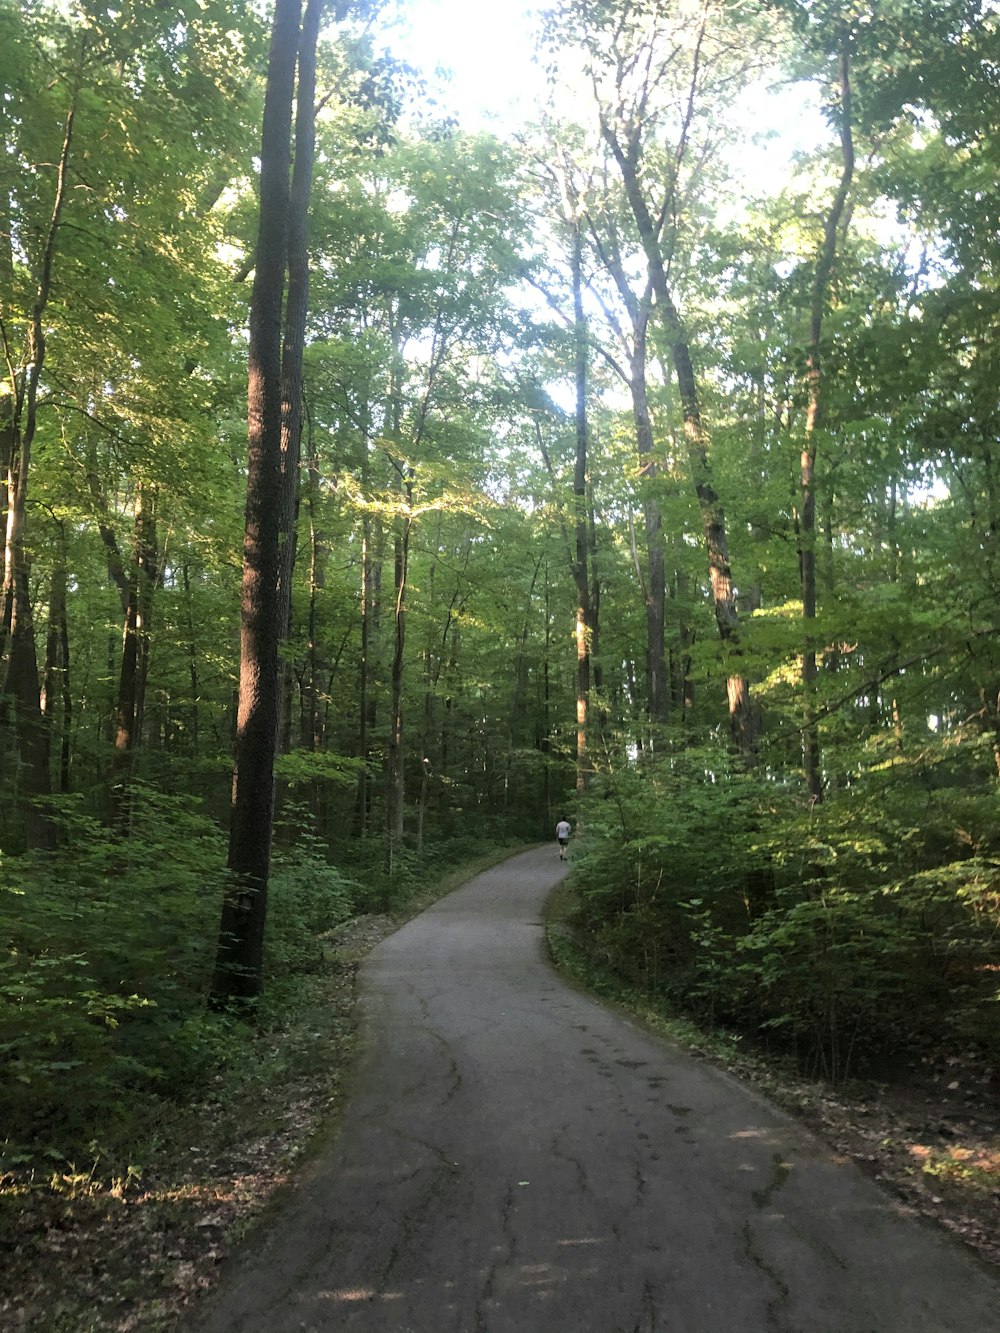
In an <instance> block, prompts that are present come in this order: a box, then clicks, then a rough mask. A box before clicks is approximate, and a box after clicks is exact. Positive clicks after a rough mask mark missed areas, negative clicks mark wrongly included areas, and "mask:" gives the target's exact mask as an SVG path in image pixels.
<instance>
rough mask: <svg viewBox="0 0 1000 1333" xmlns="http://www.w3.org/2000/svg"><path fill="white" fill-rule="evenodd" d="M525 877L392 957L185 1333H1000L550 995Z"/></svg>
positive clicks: (947, 1273) (412, 930)
mask: <svg viewBox="0 0 1000 1333" xmlns="http://www.w3.org/2000/svg"><path fill="white" fill-rule="evenodd" d="M564 873H565V867H564V866H563V865H561V863H560V862H559V860H558V858H557V855H556V852H555V850H554V849H551V848H545V849H543V850H537V851H531V852H526V853H523V854H522V855H520V856H515V857H514V858H513V859H511V860H510V861H507V862H505V863H504V864H503V865H501V866H498V867H497V868H495V869H493V870H490V871H487V872H486V873H485V874H482V875H480V876H478V877H477V878H476V879H474V880H472V881H471V882H470V883H469V884H468V885H466V886H465V887H464V888H462V889H461V890H459V891H458V892H457V893H454V894H452V895H451V896H450V897H448V898H446V899H444V900H442V901H441V902H439V903H438V904H436V905H435V906H434V907H432V908H431V909H430V910H429V911H427V912H425V913H424V914H423V915H422V916H420V917H417V918H416V919H415V920H413V921H411V922H410V923H409V924H408V925H406V926H404V927H403V928H402V929H401V930H400V931H398V932H397V933H396V934H395V935H393V936H391V937H390V938H389V939H387V940H385V941H384V942H383V943H382V944H381V945H380V946H379V947H378V948H377V949H376V950H375V951H374V952H373V954H372V955H371V957H370V959H369V960H368V962H367V963H366V964H365V968H364V971H363V985H364V994H365V1034H366V1049H365V1055H364V1058H363V1062H362V1067H361V1069H360V1071H359V1074H358V1078H357V1081H356V1088H357V1091H356V1094H355V1096H354V1099H353V1100H352V1102H351V1103H350V1105H349V1107H348V1109H347V1113H346V1115H345V1120H344V1126H343V1131H342V1133H341V1135H340V1137H339V1139H338V1140H337V1142H336V1144H335V1145H334V1146H333V1147H332V1149H331V1150H330V1151H329V1153H328V1155H327V1156H326V1157H325V1158H324V1159H323V1160H322V1161H318V1162H317V1163H315V1164H314V1166H313V1169H312V1171H311V1173H310V1174H309V1176H308V1177H307V1179H306V1180H305V1181H304V1182H303V1183H302V1185H301V1186H300V1187H299V1189H298V1190H297V1191H296V1193H295V1195H294V1197H293V1198H292V1199H291V1201H290V1203H289V1204H288V1206H287V1208H286V1209H285V1210H284V1211H283V1212H282V1213H281V1214H280V1215H279V1216H278V1217H277V1218H276V1219H273V1220H272V1229H271V1231H270V1233H269V1234H268V1235H266V1236H261V1235H257V1236H254V1237H251V1239H250V1241H249V1242H248V1244H247V1245H246V1246H245V1247H244V1250H243V1251H242V1253H241V1254H240V1255H239V1256H238V1257H237V1259H236V1260H235V1261H234V1262H233V1263H232V1264H231V1265H230V1267H229V1269H228V1271H227V1272H226V1273H225V1274H224V1275H223V1279H222V1282H221V1284H220V1287H219V1289H218V1290H217V1291H216V1292H215V1293H213V1296H212V1297H211V1299H210V1300H209V1301H208V1302H207V1303H206V1305H205V1306H204V1307H203V1308H202V1309H201V1311H199V1312H196V1317H195V1319H193V1320H192V1321H191V1323H190V1325H189V1326H190V1327H191V1328H192V1329H196V1330H198V1333H237V1330H240V1331H245V1333H251V1331H252V1333H285V1331H286V1330H287V1331H289V1333H290V1331H291V1330H296V1333H302V1330H327V1329H330V1330H351V1331H353V1333H359V1331H363V1333H996V1330H997V1329H998V1328H1000V1304H998V1297H1000V1283H998V1282H997V1281H996V1279H995V1278H994V1277H993V1276H992V1275H991V1274H988V1273H987V1272H986V1271H985V1270H984V1269H982V1268H981V1267H980V1266H979V1265H978V1264H977V1263H976V1261H974V1260H973V1259H972V1258H971V1257H970V1256H969V1255H967V1254H966V1253H965V1251H963V1250H961V1249H960V1248H958V1247H957V1246H956V1245H954V1244H953V1243H952V1242H951V1241H950V1240H949V1238H948V1237H946V1236H945V1235H943V1234H939V1233H938V1232H937V1231H936V1230H934V1229H932V1228H930V1227H928V1226H926V1225H924V1224H921V1223H919V1222H918V1221H916V1220H914V1219H912V1218H909V1217H906V1216H904V1215H903V1214H902V1210H901V1208H900V1207H899V1205H897V1204H895V1203H894V1202H893V1201H892V1200H890V1199H889V1198H888V1197H887V1196H885V1195H883V1194H882V1193H881V1192H880V1191H879V1190H878V1188H877V1187H876V1186H875V1185H874V1184H872V1183H871V1182H870V1181H868V1180H867V1179H865V1178H864V1177H863V1176H862V1175H861V1174H860V1173H859V1172H858V1171H857V1169H856V1168H855V1167H854V1166H853V1165H851V1164H849V1163H843V1162H840V1161H838V1160H836V1159H835V1157H834V1156H833V1154H832V1152H831V1151H830V1150H829V1149H828V1148H826V1147H825V1146H823V1145H822V1144H820V1143H819V1142H818V1141H817V1140H815V1139H814V1138H813V1137H812V1136H811V1135H809V1134H808V1133H807V1132H806V1131H804V1130H803V1129H802V1128H801V1127H800V1126H798V1125H796V1124H795V1123H794V1122H792V1121H791V1120H789V1119H788V1118H787V1117H785V1116H784V1115H783V1114H782V1113H780V1112H778V1111H776V1110H775V1109H773V1108H772V1107H770V1106H769V1105H768V1104H767V1103H766V1102H764V1101H763V1100H762V1099H761V1098H759V1097H758V1096H757V1095H756V1094H755V1093H754V1092H752V1091H751V1090H749V1089H747V1088H746V1087H744V1086H743V1085H741V1084H739V1083H737V1082H736V1081H735V1080H733V1079H730V1078H729V1077H727V1076H726V1075H725V1074H723V1073H721V1072H720V1071H718V1070H715V1069H713V1068H711V1067H708V1066H706V1065H703V1064H701V1063H699V1062H698V1061H696V1060H694V1059H693V1058H691V1057H689V1056H687V1055H685V1054H684V1053H682V1052H679V1051H677V1050H675V1049H674V1048H672V1047H671V1046H669V1045H667V1044H665V1043H663V1042H661V1041H659V1040H658V1039H656V1038H655V1037H652V1036H649V1035H647V1034H646V1033H644V1032H641V1031H639V1030H637V1029H635V1028H634V1027H632V1026H631V1025H630V1024H629V1023H628V1022H627V1021H625V1020H623V1019H622V1018H621V1017H620V1016H618V1015H616V1014H614V1013H610V1012H608V1011H606V1010H605V1009H603V1008H601V1006H599V1005H598V1004H596V1003H594V1002H592V1001H591V1000H589V999H587V998H586V997H584V996H582V995H580V994H578V993H577V992H575V991H573V990H571V989H570V988H569V987H567V986H566V985H564V984H563V983H562V982H561V981H560V980H559V978H558V977H557V976H556V974H555V973H554V972H553V970H552V968H551V967H550V965H549V964H548V962H547V961H546V958H545V955H544V947H543V934H542V926H541V920H540V914H541V911H542V907H543V904H544V901H545V899H546V897H547V895H548V893H549V892H550V890H551V889H552V888H553V887H554V885H555V884H556V883H557V882H558V881H559V880H560V879H561V878H562V875H563V874H564Z"/></svg>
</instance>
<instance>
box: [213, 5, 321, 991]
mask: <svg viewBox="0 0 1000 1333" xmlns="http://www.w3.org/2000/svg"><path fill="white" fill-rule="evenodd" d="M300 15H301V9H300V4H299V0H276V3H275V10H274V19H273V25H272V31H271V46H270V55H269V61H268V73H267V89H266V93H265V101H264V120H263V130H262V136H261V155H260V161H261V172H260V214H259V219H258V234H257V249H256V270H255V273H254V284H253V293H252V296H251V302H250V334H249V347H248V393H247V427H248V429H247V435H248V446H249V465H248V472H247V503H246V525H245V532H244V542H243V586H242V598H241V631H240V692H239V709H238V715H237V725H236V746H235V749H236V754H235V765H234V772H233V795H232V814H231V821H230V832H229V857H228V865H229V870H230V873H231V877H232V882H231V887H230V890H229V892H228V893H227V895H226V898H225V902H224V904H223V910H222V919H221V922H220V928H219V947H218V953H217V957H216V968H215V976H214V978H213V982H212V998H213V1001H214V1002H215V1003H216V1004H222V1003H225V1002H226V1001H227V1000H231V999H241V998H249V997H253V996H256V995H258V994H259V993H260V990H261V986H262V982H263V960H264V924H265V919H266V911H267V888H268V878H269V873H270V857H271V836H272V823H273V815H274V759H275V751H276V748H277V739H278V721H279V699H280V671H279V662H278V648H279V644H280V641H281V636H282V633H283V631H284V628H285V624H286V623H287V615H286V614H285V607H286V605H287V596H288V578H289V571H290V565H286V563H285V558H284V555H283V549H282V547H283V543H282V538H283V536H284V537H285V538H286V539H287V534H288V531H289V526H290V520H289V501H288V496H289V490H290V480H289V455H288V452H287V449H288V444H289V436H288V431H289V430H290V420H289V417H288V415H286V413H285V411H284V403H285V400H286V394H285V389H286V380H285V378H284V376H283V374H282V361H283V355H282V301H283V295H284V285H285V270H286V267H287V266H288V263H289V242H290V237H291V235H292V234H298V229H299V226H300V223H299V222H298V221H296V222H295V224H293V223H292V219H291V216H290V214H291V190H290V186H289V170H290V166H291V130H292V104H293V99H294V93H295V71H296V64H297V60H298V58H299V46H300V29H299V24H300ZM303 55H304V57H305V61H306V64H307V65H308V63H309V61H310V59H311V53H310V52H308V51H304V52H303ZM312 100H313V99H312V98H311V97H310V98H309V103H308V108H309V113H310V115H311V114H312ZM304 197H307V193H306V196H303V195H302V194H301V192H300V193H298V194H297V195H296V200H297V203H298V206H299V207H301V206H302V201H303V198H304ZM301 225H304V223H303V224H301ZM285 547H286V549H287V540H286V542H285ZM289 555H290V553H289Z"/></svg>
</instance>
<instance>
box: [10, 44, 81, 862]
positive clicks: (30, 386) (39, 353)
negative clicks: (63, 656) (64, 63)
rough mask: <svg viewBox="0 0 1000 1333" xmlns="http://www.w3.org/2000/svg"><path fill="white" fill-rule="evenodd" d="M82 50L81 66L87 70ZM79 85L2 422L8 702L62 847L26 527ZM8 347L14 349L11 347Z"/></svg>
mask: <svg viewBox="0 0 1000 1333" xmlns="http://www.w3.org/2000/svg"><path fill="white" fill-rule="evenodd" d="M82 63H83V51H82V50H81V56H80V65H81V68H82ZM78 96H79V84H77V87H76V88H75V89H74V92H73V97H72V100H71V103H70V107H69V110H68V112H67V114H66V119H65V122H64V124H63V136H62V145H61V148H60V152H59V161H58V165H57V167H56V185H55V191H54V195H53V200H52V210H51V213H50V214H49V223H48V227H47V229H46V233H45V238H44V241H43V243H42V249H41V253H40V256H39V265H38V281H37V285H36V288H35V297H34V300H33V302H32V305H31V311H30V314H29V318H28V331H27V339H26V345H25V353H24V358H23V362H22V366H21V369H20V372H19V373H18V374H15V375H14V377H13V378H14V382H13V384H12V386H11V387H12V389H13V395H12V397H13V404H12V406H11V408H10V410H9V412H8V414H7V420H6V421H4V422H3V423H2V425H3V433H4V453H5V455H6V461H7V465H8V467H7V472H6V476H5V480H6V483H7V529H6V540H5V543H4V581H3V602H4V631H5V634H4V640H3V646H4V649H5V652H6V657H7V664H6V670H5V672H4V680H3V694H4V696H5V697H6V698H7V700H9V703H10V713H9V716H10V717H11V720H12V721H13V725H14V733H15V749H16V754H17V761H18V764H19V767H20V769H21V774H22V782H23V785H24V789H25V791H26V792H27V794H28V801H27V806H26V809H27V816H26V822H25V836H26V838H27V841H28V843H29V845H31V846H36V847H52V846H54V845H55V838H56V833H55V825H54V824H53V822H52V820H51V818H50V817H49V815H48V813H47V812H46V811H45V809H44V800H45V798H46V797H47V796H49V794H50V793H51V790H52V780H51V775H50V772H49V745H50V741H49V729H48V726H47V724H46V719H45V718H44V716H43V714H42V711H41V706H40V703H41V699H40V682H39V677H38V658H37V655H36V650H35V627H34V620H33V615H32V607H31V596H30V589H29V581H30V560H29V557H28V550H27V540H26V525H27V501H28V478H29V474H30V468H31V450H32V445H33V444H34V439H35V431H36V428H37V424H38V386H39V382H40V378H41V373H42V367H43V365H44V363H45V311H46V307H47V306H48V303H49V296H50V293H51V290H52V269H53V265H54V262H55V254H56V239H57V237H58V234H59V227H60V223H61V220H62V213H63V208H64V206H65V203H66V195H67V189H68V175H69V161H70V154H71V151H72V147H73V132H74V127H75V123H76V108H77V99H78ZM7 350H8V351H9V349H7Z"/></svg>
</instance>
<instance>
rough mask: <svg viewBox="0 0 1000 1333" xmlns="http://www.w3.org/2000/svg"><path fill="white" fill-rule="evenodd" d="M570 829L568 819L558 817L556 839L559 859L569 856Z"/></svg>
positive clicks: (562, 859) (565, 858)
mask: <svg viewBox="0 0 1000 1333" xmlns="http://www.w3.org/2000/svg"><path fill="white" fill-rule="evenodd" d="M571 832H572V829H571V828H570V826H569V820H568V819H560V821H559V823H558V824H557V825H556V841H557V842H558V843H559V860H560V861H565V860H567V858H568V857H569V835H570V833H571Z"/></svg>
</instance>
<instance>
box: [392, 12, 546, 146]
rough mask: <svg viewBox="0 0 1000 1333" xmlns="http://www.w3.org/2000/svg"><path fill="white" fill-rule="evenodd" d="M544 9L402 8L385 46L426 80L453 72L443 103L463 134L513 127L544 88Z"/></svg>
mask: <svg viewBox="0 0 1000 1333" xmlns="http://www.w3.org/2000/svg"><path fill="white" fill-rule="evenodd" d="M538 10H539V6H538V5H537V4H533V3H530V0H399V4H398V13H399V16H400V18H399V23H398V25H396V26H394V27H393V29H392V30H391V31H389V32H387V33H386V41H387V42H388V43H389V45H390V47H391V49H392V51H393V53H394V54H395V55H396V56H398V57H399V58H401V59H403V60H406V61H407V62H408V63H409V64H411V65H413V66H414V67H416V68H417V69H420V70H421V71H423V72H424V74H425V75H426V77H427V78H428V81H429V82H432V83H438V80H437V79H435V78H434V71H435V70H437V69H441V70H447V71H450V78H449V79H448V80H447V82H446V83H445V82H443V81H442V86H441V92H440V96H439V101H440V104H441V110H442V112H444V113H451V114H454V115H456V116H457V118H458V120H459V122H460V124H461V126H462V128H463V129H468V130H475V129H480V128H485V127H487V126H493V127H495V125H494V120H493V118H494V117H496V118H498V119H499V120H500V121H504V122H507V123H510V122H511V121H517V120H518V119H520V118H523V117H525V116H529V115H530V114H531V106H532V103H533V102H534V100H535V98H536V96H537V94H538V92H539V91H540V90H541V87H542V73H541V70H540V69H539V68H538V67H537V66H535V65H533V64H532V53H533V50H534V37H535V31H536V28H537V22H538V19H537V13H538Z"/></svg>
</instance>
